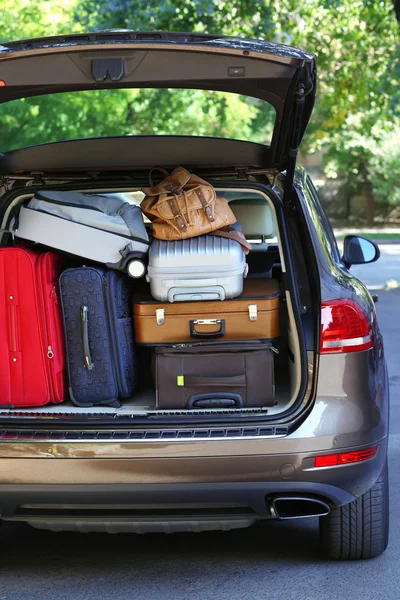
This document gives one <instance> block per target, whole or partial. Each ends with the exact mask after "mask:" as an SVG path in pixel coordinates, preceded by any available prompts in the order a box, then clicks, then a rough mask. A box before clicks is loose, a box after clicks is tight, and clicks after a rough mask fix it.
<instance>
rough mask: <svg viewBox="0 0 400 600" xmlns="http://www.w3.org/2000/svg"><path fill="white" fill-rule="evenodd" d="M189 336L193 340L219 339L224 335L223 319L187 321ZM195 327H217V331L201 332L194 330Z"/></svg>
mask: <svg viewBox="0 0 400 600" xmlns="http://www.w3.org/2000/svg"><path fill="white" fill-rule="evenodd" d="M189 325H190V335H191V337H194V338H219V337H224V335H225V319H195V320H193V321H189ZM196 325H219V326H220V328H219V329H218V331H211V332H210V331H204V332H203V333H202V332H201V331H197V330H196Z"/></svg>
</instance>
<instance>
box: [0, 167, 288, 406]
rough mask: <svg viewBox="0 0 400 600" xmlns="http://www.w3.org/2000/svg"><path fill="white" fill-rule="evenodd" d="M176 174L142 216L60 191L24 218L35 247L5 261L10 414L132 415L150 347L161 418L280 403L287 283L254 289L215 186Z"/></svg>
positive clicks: (12, 251)
mask: <svg viewBox="0 0 400 600" xmlns="http://www.w3.org/2000/svg"><path fill="white" fill-rule="evenodd" d="M162 172H163V174H164V175H165V177H164V179H163V180H162V181H161V182H160V183H159V184H157V185H153V182H152V180H151V175H152V173H151V174H150V182H151V186H150V187H149V188H144V189H143V192H144V193H145V198H144V200H143V201H142V204H141V207H140V208H139V207H137V206H134V205H132V204H130V203H128V202H125V201H124V199H123V198H121V197H120V196H119V195H118V194H113V195H112V196H110V195H104V196H102V195H94V194H82V193H77V192H59V191H57V192H56V191H47V190H46V191H43V192H40V193H37V194H36V196H35V197H34V198H32V199H31V200H30V202H29V203H28V204H27V205H26V206H22V208H21V209H20V211H19V214H18V215H17V216H16V217H15V218H14V219H13V221H12V223H11V226H10V229H11V231H12V233H13V236H14V237H15V238H16V239H17V240H25V242H22V243H20V245H19V246H17V247H8V248H2V249H0V319H1V322H0V348H1V354H3V356H0V358H1V359H2V360H1V361H0V364H1V367H0V369H1V371H0V405H1V406H3V407H5V406H6V407H13V406H38V405H42V404H46V403H49V402H53V403H56V402H61V401H63V400H64V399H66V398H69V399H70V400H72V402H74V403H75V404H76V405H77V406H80V407H86V406H97V405H110V406H114V407H119V406H120V402H121V400H124V399H128V398H131V397H132V396H133V394H134V391H135V388H136V386H137V382H138V368H137V364H138V358H137V356H138V349H139V348H140V347H141V346H145V347H150V348H152V349H153V350H152V354H153V360H152V367H151V368H152V374H153V381H154V386H155V390H156V408H157V409H159V410H163V409H168V410H171V409H179V410H182V409H184V410H187V409H191V410H204V409H216V408H224V409H226V408H244V407H253V406H255V407H264V406H271V405H273V404H274V402H275V398H274V360H273V353H274V349H273V347H272V343H271V341H272V340H273V339H274V338H276V337H278V335H279V319H278V315H279V287H278V284H277V282H276V281H275V280H273V279H246V275H247V263H246V259H245V254H246V253H248V251H249V249H250V248H251V247H250V245H249V244H248V242H247V241H246V239H245V237H244V235H243V234H242V233H241V231H240V226H239V224H238V223H237V222H236V217H235V215H234V214H233V212H232V210H231V209H230V208H229V205H228V203H227V201H226V200H225V199H224V198H222V197H218V196H217V195H216V193H215V190H214V188H213V187H212V186H211V185H210V184H208V183H207V182H205V181H203V180H202V179H200V178H199V177H196V176H195V175H191V174H190V173H189V172H188V171H186V170H185V169H183V168H182V167H178V168H177V169H175V171H174V172H173V173H172V174H171V175H169V174H168V173H166V172H165V171H164V170H162ZM140 209H141V210H140ZM143 214H144V215H146V216H147V217H148V218H149V220H150V221H151V223H152V241H151V243H150V242H149V238H148V235H147V232H146V227H145V223H144V220H143ZM27 241H30V242H35V243H36V244H41V245H44V246H47V247H49V248H51V252H49V251H42V252H41V251H40V250H38V247H37V246H32V245H29V244H28V243H27ZM57 251H59V252H62V253H65V254H60V253H57ZM82 259H84V260H85V264H82ZM86 261H89V262H93V263H96V264H86ZM146 271H147V274H146V278H142V279H141V280H139V277H141V276H142V275H144V274H145V273H146ZM127 275H130V276H131V277H133V278H135V281H132V279H130V278H129V277H127ZM136 279H137V281H136ZM132 301H133V312H132Z"/></svg>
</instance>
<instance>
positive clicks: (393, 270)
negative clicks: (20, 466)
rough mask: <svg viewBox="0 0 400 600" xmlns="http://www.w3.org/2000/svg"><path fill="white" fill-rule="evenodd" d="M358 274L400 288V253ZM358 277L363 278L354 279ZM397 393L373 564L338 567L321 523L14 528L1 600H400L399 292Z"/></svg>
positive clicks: (387, 306) (388, 319)
mask: <svg viewBox="0 0 400 600" xmlns="http://www.w3.org/2000/svg"><path fill="white" fill-rule="evenodd" d="M382 250H383V251H382V255H383V256H382V259H381V261H380V262H378V263H376V264H374V265H370V266H368V267H365V268H364V267H362V268H360V267H358V268H357V274H358V272H359V271H362V274H365V279H366V280H367V281H368V282H372V284H373V285H375V286H378V287H383V286H384V285H385V283H386V281H387V279H395V280H396V279H397V280H399V281H400V260H399V258H400V257H398V256H396V254H394V251H393V247H391V246H387V247H385V248H383V249H382ZM355 271H356V269H354V272H355ZM379 296H380V301H379V303H378V305H377V307H378V313H379V317H380V322H381V327H382V330H383V332H384V335H385V341H386V351H387V355H388V362H389V372H390V378H391V388H392V425H391V432H392V433H391V444H390V467H391V488H392V501H391V512H392V522H391V542H390V546H389V549H388V550H387V552H386V554H385V555H384V556H382V557H380V558H378V559H376V560H374V561H369V562H364V563H361V562H360V563H348V564H339V563H334V562H329V561H327V560H325V558H324V557H323V556H322V555H321V554H320V552H319V548H318V529H317V522H316V520H309V521H303V522H302V521H298V522H292V523H290V524H288V523H270V524H268V526H267V527H263V528H257V529H250V530H243V531H236V532H228V533H204V534H180V535H172V536H168V535H155V534H153V535H146V536H128V535H119V536H112V535H98V534H91V535H80V534H72V533H71V534H70V533H63V534H61V533H60V534H56V533H51V532H40V531H35V530H33V529H30V528H29V527H28V526H24V525H5V526H4V528H3V536H2V542H1V543H0V550H1V554H0V600H17V599H18V600H20V599H21V598H25V599H26V600H47V599H49V600H50V599H52V600H53V599H55V600H67V599H68V600H71V599H74V600H80V599H93V600H103V599H104V600H105V599H107V600H111V599H112V600H125V599H126V600H128V599H132V600H134V599H140V600H150V599H151V600H153V599H155V598H156V597H161V598H162V599H163V600H164V599H165V600H197V599H199V600H200V599H202V600H206V599H212V600H225V599H227V600H228V599H229V600H258V599H260V600H265V599H274V600H281V599H282V600H283V599H284V600H314V599H317V598H318V600H331V599H332V600H333V599H335V600H336V599H340V600H347V599H351V600H358V599H360V600H361V599H366V600H370V599H374V600H381V599H382V600H398V598H399V596H400V592H399V584H400V569H399V558H398V557H399V555H400V499H399V495H398V491H399V490H400V474H399V468H398V465H399V464H400V403H399V401H398V397H399V392H400V373H399V358H400V354H399V347H400V318H399V316H400V312H399V307H400V288H399V289H393V290H392V291H387V292H379Z"/></svg>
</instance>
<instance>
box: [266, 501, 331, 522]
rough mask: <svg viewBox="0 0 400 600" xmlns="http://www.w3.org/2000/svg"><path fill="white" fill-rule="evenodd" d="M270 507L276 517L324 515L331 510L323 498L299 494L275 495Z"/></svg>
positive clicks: (302, 517) (291, 517) (294, 517)
mask: <svg viewBox="0 0 400 600" xmlns="http://www.w3.org/2000/svg"><path fill="white" fill-rule="evenodd" d="M272 508H273V510H274V512H275V515H276V517H277V518H278V519H304V518H307V517H308V518H310V517H324V516H325V515H327V514H329V512H330V510H331V509H330V508H329V506H328V504H326V502H324V501H323V500H317V499H316V498H307V497H301V496H276V497H275V498H273V500H272Z"/></svg>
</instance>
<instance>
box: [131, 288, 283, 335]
mask: <svg viewBox="0 0 400 600" xmlns="http://www.w3.org/2000/svg"><path fill="white" fill-rule="evenodd" d="M133 319H134V327H135V339H136V342H137V343H138V344H148V345H157V344H170V343H172V344H174V343H180V342H190V341H192V342H193V341H196V340H198V341H205V340H207V339H220V340H250V339H272V338H276V337H278V336H279V284H278V282H277V281H276V280H275V279H246V280H245V282H244V289H243V293H242V294H241V295H240V296H238V297H237V298H234V299H233V300H224V301H223V302H221V301H219V300H217V301H211V302H174V303H172V304H171V303H162V302H157V301H155V300H153V299H152V297H151V296H150V292H149V288H148V287H146V288H143V289H142V290H141V291H140V290H138V291H137V292H136V293H135V294H134V306H133Z"/></svg>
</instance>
